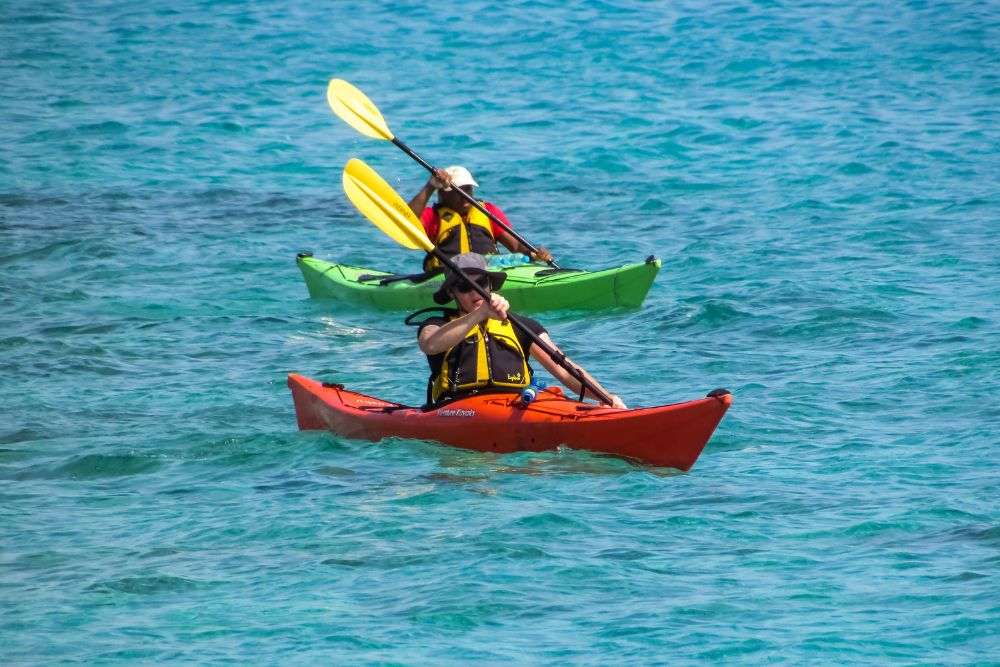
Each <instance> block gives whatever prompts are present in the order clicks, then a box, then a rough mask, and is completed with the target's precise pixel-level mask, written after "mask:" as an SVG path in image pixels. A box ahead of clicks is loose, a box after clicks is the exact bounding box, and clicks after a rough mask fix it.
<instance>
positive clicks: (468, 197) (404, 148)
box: [392, 138, 560, 269]
mask: <svg viewBox="0 0 1000 667" xmlns="http://www.w3.org/2000/svg"><path fill="white" fill-rule="evenodd" d="M392 143H394V144H396V145H397V146H399V148H400V149H401V150H402V151H403V152H404V153H406V154H407V155H409V156H410V157H412V158H413V159H414V160H416V161H417V162H419V163H420V166H422V167H423V168H424V169H426V170H427V171H429V172H431V174H434V173H435V172H436V171H437V169H436V168H434V166H433V165H431V164H430V163H428V162H427V161H426V160H424V159H423V158H422V157H420V156H419V155H417V154H416V153H414V152H413V151H412V150H411V149H410V147H409V146H407V145H406V144H404V143H403V142H402V141H400V140H399V139H396V138H393V140H392ZM454 189H455V190H456V191H458V193H459V194H460V195H462V196H463V197H465V199H466V201H468V202H469V203H470V204H472V205H473V206H475V207H476V208H477V209H479V210H480V212H482V213H483V215H485V216H486V217H487V218H489V219H490V220H492V221H493V222H495V223H497V224H498V225H500V226H501V227H503V228H504V230H506V232H507V233H508V234H510V235H511V236H513V237H514V238H516V239H517V240H518V241H520V242H521V243H522V244H524V246H526V247H527V248H528V249H529V250H530V251H531V252H533V253H535V254H537V253H538V248H536V247H535V246H533V245H531V244H530V243H528V242H527V241H526V240H524V237H523V236H521V235H520V234H518V233H517V232H515V231H514V230H513V229H511V227H510V225H507V224H505V223H504V221H503V220H501V219H500V218H498V217H496V216H495V215H493V214H492V213H490V212H489V211H487V210H486V207H485V206H483V205H482V204H480V203H479V202H478V201H476V198H475V197H473V196H472V195H470V194H469V193H468V192H466V191H465V190H463V189H462V188H454ZM549 266H551V267H552V268H553V269H558V268H560V267H559V265H558V264H556V262H555V260H552V261H550V262H549Z"/></svg>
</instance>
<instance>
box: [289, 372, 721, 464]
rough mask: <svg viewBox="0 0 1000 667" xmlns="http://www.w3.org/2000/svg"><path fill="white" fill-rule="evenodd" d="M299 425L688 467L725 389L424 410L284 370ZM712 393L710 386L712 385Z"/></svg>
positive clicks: (717, 414) (551, 394)
mask: <svg viewBox="0 0 1000 667" xmlns="http://www.w3.org/2000/svg"><path fill="white" fill-rule="evenodd" d="M288 386H289V388H290V389H291V390H292V398H293V400H294V401H295V414H296V416H297V418H298V422H299V428H300V429H302V430H327V431H332V432H334V433H337V434H339V435H342V436H344V437H347V438H356V439H359V440H372V441H378V440H381V439H382V438H388V437H400V438H412V439H415V440H434V441H436V442H440V443H443V444H446V445H451V446H454V447H461V448H464V449H472V450H476V451H481V452H498V453H509V452H521V451H529V452H538V451H544V450H548V449H555V448H556V447H559V446H566V447H570V448H572V449H585V450H590V451H595V452H603V453H606V454H612V455H615V456H621V457H625V458H629V459H634V460H637V461H640V462H642V463H646V464H649V465H654V466H667V467H671V468H677V469H679V470H688V469H690V468H691V466H693V465H694V462H695V461H696V460H697V459H698V456H699V455H700V454H701V452H702V450H703V449H704V448H705V445H706V444H707V443H708V439H709V438H710V437H711V436H712V433H713V432H714V431H715V428H716V426H718V424H719V421H721V420H722V416H723V415H724V414H726V410H727V409H728V408H729V406H730V404H731V403H732V400H733V397H732V395H731V394H728V393H726V394H723V395H719V396H712V397H709V398H703V399H700V400H696V401H690V402H688V403H677V404H674V405H663V406H659V407H655V408H639V409H634V410H618V409H615V408H608V407H603V406H597V405H593V404H590V403H580V402H577V401H573V400H569V399H567V398H565V397H564V396H563V394H562V392H561V391H560V390H559V389H558V388H549V389H546V390H545V391H544V392H542V393H540V394H539V395H538V398H537V399H536V400H535V401H533V402H531V403H529V404H527V405H522V404H521V402H520V400H519V398H518V395H517V394H485V395H479V396H472V397H469V398H463V399H460V400H457V401H453V402H451V403H447V404H445V405H443V406H441V407H439V408H437V409H434V410H429V411H427V412H424V411H423V410H421V409H420V408H411V407H407V406H402V405H400V404H398V403H391V402H389V401H383V400H380V399H377V398H372V397H371V396H365V395H364V394H358V393H356V392H352V391H349V390H347V389H344V388H343V387H342V386H340V385H330V384H329V383H326V384H324V383H321V382H317V381H315V380H310V379H309V378H305V377H302V376H301V375H295V374H292V375H289V376H288ZM713 393H714V392H713Z"/></svg>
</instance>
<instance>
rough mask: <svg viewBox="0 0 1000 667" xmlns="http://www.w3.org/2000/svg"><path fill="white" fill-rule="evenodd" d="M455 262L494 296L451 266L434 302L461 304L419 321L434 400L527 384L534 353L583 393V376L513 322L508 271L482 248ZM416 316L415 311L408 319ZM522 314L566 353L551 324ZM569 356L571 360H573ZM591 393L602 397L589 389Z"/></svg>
mask: <svg viewBox="0 0 1000 667" xmlns="http://www.w3.org/2000/svg"><path fill="white" fill-rule="evenodd" d="M453 261H454V263H455V264H456V266H457V267H458V268H459V269H461V270H463V271H465V272H466V273H467V274H469V276H470V277H471V278H473V279H474V280H476V281H477V283H478V284H479V286H480V287H482V288H483V289H485V290H487V291H489V292H491V294H490V300H489V301H488V302H487V301H486V300H485V299H483V297H481V296H480V295H479V294H477V293H476V292H475V291H473V289H472V288H471V287H470V286H469V285H468V284H467V283H465V282H464V281H463V280H462V279H461V278H460V277H459V276H458V275H457V274H456V273H453V272H452V271H451V270H450V269H448V268H445V272H444V276H445V277H444V282H443V283H441V287H440V288H439V289H438V291H437V292H435V294H434V301H435V302H437V303H439V304H441V305H444V304H447V303H449V302H450V301H452V300H454V301H455V303H456V304H457V306H458V308H457V309H443V310H444V314H443V315H442V316H439V317H429V318H427V319H425V320H423V321H421V322H419V324H418V326H419V327H420V329H419V331H418V332H417V340H418V342H419V345H420V350H421V352H423V353H424V354H425V355H427V362H428V364H429V365H430V368H431V375H430V379H429V380H428V389H427V402H428V404H433V403H438V402H440V401H443V400H447V399H450V398H455V397H457V396H463V395H467V394H469V393H475V392H477V391H481V390H487V391H489V390H494V391H517V390H520V389H523V388H525V387H527V386H528V385H529V384H530V383H531V379H532V371H531V367H530V366H529V365H528V358H529V357H534V358H535V360H536V361H538V363H540V364H541V365H542V366H544V367H545V369H546V370H548V371H549V372H550V373H551V374H552V375H553V376H554V377H555V378H556V379H557V380H559V382H561V383H562V384H563V385H564V386H565V387H566V388H567V389H569V390H570V391H572V392H574V393H577V394H579V393H580V389H581V383H580V381H579V380H578V379H576V378H574V377H573V376H572V375H570V373H569V371H567V370H566V369H565V368H563V366H561V365H559V364H558V363H556V361H554V360H553V359H552V357H550V356H549V355H548V354H547V353H546V352H545V351H544V350H541V349H539V347H538V346H537V345H535V344H534V342H533V341H532V340H531V338H530V337H529V336H528V335H527V334H525V333H523V332H521V331H520V330H519V329H516V328H515V327H513V326H511V324H510V322H508V320H507V311H508V309H509V304H508V302H507V300H506V299H505V298H503V297H502V296H501V295H499V294H496V293H495V292H496V291H497V290H499V289H500V287H501V285H503V282H504V280H505V279H506V278H507V276H506V275H505V274H504V273H503V272H500V271H489V270H488V269H487V266H486V259H485V258H484V257H483V256H482V255H480V254H477V253H472V252H467V253H462V254H459V255H456V256H455V257H454V258H453ZM418 312H420V311H418ZM416 314H417V313H414V315H416ZM412 318H413V315H411V316H410V318H408V319H407V322H410V321H411V319H412ZM519 319H520V321H521V322H522V323H523V324H524V325H525V326H526V327H527V328H528V329H530V330H531V331H532V332H533V333H534V334H536V335H537V336H538V337H539V338H540V339H541V340H542V341H544V342H545V343H546V344H548V345H550V346H551V347H552V348H553V350H554V351H555V352H556V354H561V351H560V350H559V348H558V347H557V346H556V345H555V343H553V342H552V339H551V338H549V334H548V333H547V332H546V330H545V327H543V326H542V325H541V324H539V323H538V322H537V321H535V320H533V319H530V318H527V317H520V318H519ZM565 361H566V362H568V363H571V362H569V359H566V360H565ZM577 368H578V369H579V371H580V372H581V373H582V374H583V375H584V376H585V377H586V379H587V380H588V381H590V382H591V383H593V385H594V386H595V388H596V389H598V390H599V391H603V392H604V393H605V394H608V396H609V397H610V398H611V400H612V406H613V407H616V408H625V407H626V406H625V404H624V403H623V402H622V400H621V398H619V397H618V396H615V395H614V394H611V393H610V392H607V391H605V390H604V388H603V387H601V385H600V384H598V383H597V381H596V380H594V379H593V378H592V377H591V376H590V375H589V374H588V373H587V372H586V371H584V370H583V369H582V368H580V367H579V366H577ZM586 397H590V398H598V397H597V396H596V395H595V394H593V393H592V392H591V391H590V390H589V389H588V390H587V393H586Z"/></svg>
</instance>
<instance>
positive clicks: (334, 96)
mask: <svg viewBox="0 0 1000 667" xmlns="http://www.w3.org/2000/svg"><path fill="white" fill-rule="evenodd" d="M326 101H327V102H328V103H329V104H330V108H331V109H333V113H335V114H337V115H338V116H340V117H341V119H342V120H343V121H344V122H345V123H347V124H348V125H350V126H351V127H353V128H354V129H355V130H357V131H358V132H360V133H361V134H363V135H365V136H366V137H371V138H373V139H385V140H386V141H392V139H393V136H392V132H390V131H389V126H388V125H386V124H385V119H384V118H382V113H381V112H380V111H379V110H378V107H377V106H375V105H374V104H372V101H371V100H370V99H368V98H367V97H365V94H364V93H362V92H361V91H360V90H358V89H357V88H355V87H354V86H352V85H351V84H349V83H347V82H346V81H344V80H343V79H331V80H330V85H329V86H327V87H326Z"/></svg>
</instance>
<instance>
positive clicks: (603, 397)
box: [433, 248, 613, 405]
mask: <svg viewBox="0 0 1000 667" xmlns="http://www.w3.org/2000/svg"><path fill="white" fill-rule="evenodd" d="M433 252H434V256H435V257H437V258H438V259H440V260H441V262H442V263H443V264H444V265H445V266H447V267H448V268H449V269H451V270H452V271H454V272H455V274H456V275H458V276H459V277H461V278H462V280H464V281H465V282H467V283H468V284H469V285H470V286H471V287H472V289H474V290H475V291H476V294H478V295H479V296H481V297H483V298H484V299H486V301H487V302H489V300H490V293H489V292H487V291H486V290H485V289H484V288H483V287H482V286H481V285H480V284H479V283H477V282H476V281H475V280H473V279H472V278H470V277H469V275H468V274H467V273H466V272H465V271H463V270H462V269H460V268H458V266H456V265H455V262H453V261H451V259H450V258H449V257H448V256H447V255H445V254H444V253H443V252H441V251H440V250H438V249H437V248H434V251H433ZM507 319H509V320H510V322H511V324H513V325H514V326H515V327H517V328H518V329H520V330H521V331H523V332H524V333H525V334H527V335H528V338H530V339H531V341H532V342H533V343H534V344H535V345H537V346H538V347H539V348H541V349H542V350H543V351H544V352H545V353H546V354H547V355H549V357H550V358H551V359H552V360H553V361H554V362H556V363H557V364H559V365H560V366H562V367H563V369H565V370H566V372H567V373H569V374H570V375H572V376H573V377H574V378H576V379H577V381H578V382H579V383H580V400H581V401H582V400H583V394H584V391H585V390H586V389H589V390H590V393H592V394H594V395H595V396H597V398H598V399H600V401H601V402H602V403H604V404H605V405H612V404H613V401H612V400H611V397H610V396H608V395H607V394H605V393H604V392H603V391H601V390H600V389H598V388H597V387H595V386H594V383H593V382H591V381H590V380H588V379H587V378H586V377H584V375H583V373H582V372H581V371H580V369H579V368H577V367H576V366H574V365H573V364H571V363H569V362H568V361H566V355H565V354H563V353H562V352H557V351H556V350H554V349H552V346H550V345H549V344H548V343H546V342H545V341H544V340H542V339H541V338H540V337H539V336H538V334H536V333H535V332H534V331H532V330H531V329H529V328H528V327H526V326H525V325H524V323H523V322H521V320H519V319H517V318H516V317H514V315H512V314H511V313H507Z"/></svg>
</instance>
